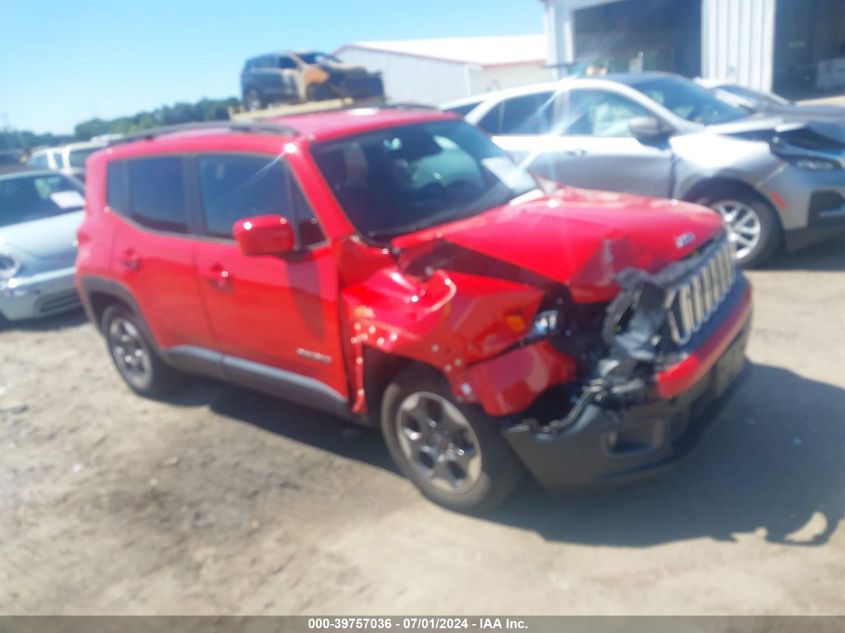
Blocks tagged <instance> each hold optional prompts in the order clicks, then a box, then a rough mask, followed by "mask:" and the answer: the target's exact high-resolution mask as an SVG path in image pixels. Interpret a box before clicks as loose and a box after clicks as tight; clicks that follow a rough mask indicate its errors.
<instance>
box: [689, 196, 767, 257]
mask: <svg viewBox="0 0 845 633" xmlns="http://www.w3.org/2000/svg"><path fill="white" fill-rule="evenodd" d="M703 203H704V204H706V205H707V206H708V207H710V208H711V209H713V210H714V211H716V212H718V213H719V215H721V216H722V219H723V220H724V222H725V227H726V228H727V231H728V239H729V240H730V241H731V244H732V245H733V249H734V259H736V262H737V264H739V265H740V266H742V267H744V268H753V267H755V266H759V265H760V264H762V263H763V262H765V261H766V260H767V259H768V258H769V257H771V256H772V254H774V252H775V251H776V250H777V248H778V246H779V244H780V238H781V229H780V223H779V222H778V218H777V215H776V213H775V210H774V209H772V207H771V206H770V205H769V204H768V203H767V202H765V201H763V200H762V199H759V198H757V197H756V196H752V195H749V194H747V193H742V192H737V193H735V194H733V195H723V196H717V197H715V198H713V199H712V200H705V201H704V202H703Z"/></svg>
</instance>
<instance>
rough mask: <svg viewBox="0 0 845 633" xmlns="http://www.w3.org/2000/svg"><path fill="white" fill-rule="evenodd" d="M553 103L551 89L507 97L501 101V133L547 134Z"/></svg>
mask: <svg viewBox="0 0 845 633" xmlns="http://www.w3.org/2000/svg"><path fill="white" fill-rule="evenodd" d="M553 103H554V92H552V91H549V92H539V93H536V94H530V95H524V96H521V97H513V98H511V99H507V100H506V101H504V102H503V103H502V106H503V107H504V112H503V113H502V131H501V134H547V133H548V132H549V130H550V129H551V123H552V122H551V114H552V110H553Z"/></svg>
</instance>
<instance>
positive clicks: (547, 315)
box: [529, 310, 560, 338]
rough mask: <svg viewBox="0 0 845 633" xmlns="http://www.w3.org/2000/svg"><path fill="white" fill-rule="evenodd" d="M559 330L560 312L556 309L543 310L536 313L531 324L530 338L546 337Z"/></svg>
mask: <svg viewBox="0 0 845 633" xmlns="http://www.w3.org/2000/svg"><path fill="white" fill-rule="evenodd" d="M559 331H560V312H558V311H557V310H544V311H543V312H539V313H537V316H535V317H534V322H533V323H532V324H531V332H530V334H529V336H530V337H531V338H546V337H548V336H554V335H555V334H557V333H558V332H559Z"/></svg>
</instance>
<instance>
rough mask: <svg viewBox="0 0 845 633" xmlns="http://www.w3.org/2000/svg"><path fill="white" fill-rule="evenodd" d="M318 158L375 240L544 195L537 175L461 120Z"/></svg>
mask: <svg viewBox="0 0 845 633" xmlns="http://www.w3.org/2000/svg"><path fill="white" fill-rule="evenodd" d="M314 157H315V159H316V161H317V165H318V166H319V168H320V171H321V172H322V174H323V176H324V177H325V179H326V181H327V182H328V184H329V186H330V187H331V188H332V191H334V193H335V196H336V197H337V199H338V201H339V202H340V204H341V206H342V207H343V209H344V211H345V212H346V214H347V216H348V217H349V219H350V221H351V222H352V224H354V225H355V227H356V228H357V229H358V231H360V232H361V233H362V234H364V235H367V236H368V237H371V238H373V239H389V238H391V237H395V236H397V235H401V234H403V233H408V232H411V231H415V230H419V229H422V228H426V227H429V226H435V225H437V224H442V223H445V222H450V221H453V220H456V219H459V218H465V217H468V216H471V215H475V214H477V213H480V212H482V211H484V210H486V209H490V208H493V207H496V206H500V205H502V204H505V203H506V202H508V201H509V200H512V199H513V198H515V197H517V196H521V195H523V194H526V193H528V192H530V191H532V190H535V189H537V188H538V184H537V181H536V180H534V178H533V176H531V175H530V174H528V173H527V172H526V171H525V170H524V169H521V168H520V167H519V166H518V165H516V164H515V163H514V162H513V160H512V159H511V158H510V157H509V156H508V155H507V154H505V152H504V151H502V150H501V149H499V148H498V147H497V146H496V145H494V144H493V142H492V141H491V140H490V139H489V138H488V137H487V136H486V135H484V134H483V133H481V132H480V131H479V130H477V129H476V128H474V127H472V126H471V125H469V124H467V123H464V122H463V121H437V122H432V123H424V124H418V125H409V126H402V127H396V128H390V129H387V130H379V131H378V132H372V133H368V134H364V135H360V136H354V137H350V138H345V139H343V140H341V141H334V142H331V143H325V144H320V145H317V146H315V148H314Z"/></svg>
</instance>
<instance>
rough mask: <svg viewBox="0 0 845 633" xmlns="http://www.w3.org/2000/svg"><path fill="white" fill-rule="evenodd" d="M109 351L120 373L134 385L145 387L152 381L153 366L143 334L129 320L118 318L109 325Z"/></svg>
mask: <svg viewBox="0 0 845 633" xmlns="http://www.w3.org/2000/svg"><path fill="white" fill-rule="evenodd" d="M109 349H110V350H111V353H112V356H113V357H114V360H115V363H116V364H117V367H118V369H119V370H120V373H121V374H122V375H123V377H124V378H125V379H126V380H128V381H129V382H131V383H132V384H134V385H136V386H139V387H143V386H144V385H145V384H148V383H149V382H150V380H151V379H152V371H153V368H152V364H151V363H150V354H149V350H148V349H147V344H146V343H145V342H144V339H143V337H142V336H141V332H139V331H138V328H137V327H136V326H135V324H133V323H132V322H131V321H129V320H128V319H124V318H122V317H118V318H116V319H114V320H112V322H111V323H110V324H109Z"/></svg>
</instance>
